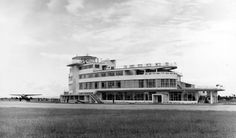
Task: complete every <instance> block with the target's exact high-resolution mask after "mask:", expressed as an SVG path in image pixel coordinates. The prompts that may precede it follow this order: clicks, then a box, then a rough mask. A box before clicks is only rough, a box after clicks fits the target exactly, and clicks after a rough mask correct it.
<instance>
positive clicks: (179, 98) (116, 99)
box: [61, 91, 218, 104]
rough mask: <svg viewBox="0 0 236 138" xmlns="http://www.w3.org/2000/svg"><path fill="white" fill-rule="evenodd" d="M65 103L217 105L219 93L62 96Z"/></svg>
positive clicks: (145, 92) (122, 93)
mask: <svg viewBox="0 0 236 138" xmlns="http://www.w3.org/2000/svg"><path fill="white" fill-rule="evenodd" d="M61 102H65V103H157V104H168V103H170V104H197V103H211V104H213V103H217V102H218V97H217V92H215V91H214V92H206V94H205V95H202V94H201V92H199V91H175V92H173V91H124V92H121V91H119V92H114V91H109V92H107V91H106V92H104V91H101V92H96V93H95V94H93V93H92V94H82V95H81V94H80V95H61Z"/></svg>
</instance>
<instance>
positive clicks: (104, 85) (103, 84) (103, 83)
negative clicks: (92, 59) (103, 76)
mask: <svg viewBox="0 0 236 138" xmlns="http://www.w3.org/2000/svg"><path fill="white" fill-rule="evenodd" d="M102 88H103V89H104V88H107V87H106V82H105V81H104V82H102Z"/></svg>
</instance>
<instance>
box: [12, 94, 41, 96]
mask: <svg viewBox="0 0 236 138" xmlns="http://www.w3.org/2000/svg"><path fill="white" fill-rule="evenodd" d="M11 95H13V96H37V95H42V94H11Z"/></svg>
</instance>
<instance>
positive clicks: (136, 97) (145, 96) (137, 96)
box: [102, 92, 155, 101]
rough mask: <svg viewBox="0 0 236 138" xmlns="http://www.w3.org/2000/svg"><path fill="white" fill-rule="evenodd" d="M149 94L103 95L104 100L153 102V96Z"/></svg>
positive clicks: (121, 93) (118, 93) (119, 93)
mask: <svg viewBox="0 0 236 138" xmlns="http://www.w3.org/2000/svg"><path fill="white" fill-rule="evenodd" d="M154 93H155V92H148V93H141V92H140V93H133V92H117V93H106V92H103V93H102V100H113V99H114V100H147V101H148V100H150V101H151V100H152V94H154Z"/></svg>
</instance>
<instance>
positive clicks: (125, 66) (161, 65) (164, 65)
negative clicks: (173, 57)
mask: <svg viewBox="0 0 236 138" xmlns="http://www.w3.org/2000/svg"><path fill="white" fill-rule="evenodd" d="M166 66H167V67H168V66H177V64H176V63H175V62H173V63H170V62H165V63H146V64H136V65H124V66H123V67H118V68H142V67H166Z"/></svg>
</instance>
